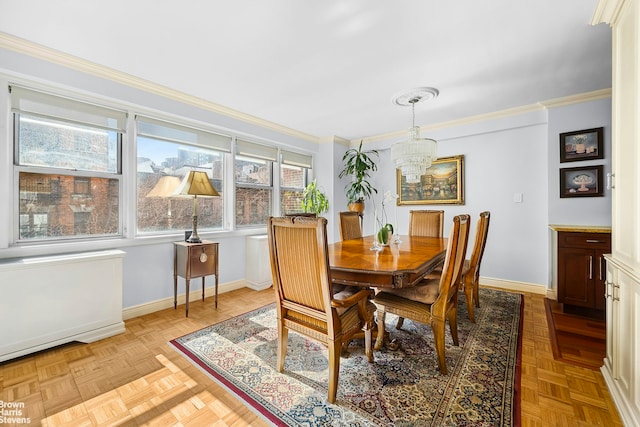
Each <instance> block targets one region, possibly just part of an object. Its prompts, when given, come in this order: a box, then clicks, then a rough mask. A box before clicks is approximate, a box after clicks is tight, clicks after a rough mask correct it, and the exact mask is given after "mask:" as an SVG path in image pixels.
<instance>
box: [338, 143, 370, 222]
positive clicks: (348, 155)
mask: <svg viewBox="0 0 640 427" xmlns="http://www.w3.org/2000/svg"><path fill="white" fill-rule="evenodd" d="M374 157H376V158H377V157H379V155H378V151H377V150H367V151H363V150H362V141H360V145H359V146H358V148H350V149H348V150H347V151H345V153H344V155H343V156H342V161H343V162H344V169H342V171H341V172H340V174H339V175H338V177H339V178H343V177H345V176H352V177H353V180H352V181H351V182H350V183H349V184H347V185H346V186H345V190H346V195H347V200H348V202H349V205H348V209H349V210H350V211H356V212H359V213H362V212H363V211H364V200H365V199H368V198H370V197H371V195H372V194H374V193H378V190H377V189H376V188H374V187H373V186H372V185H371V183H370V182H369V178H370V175H369V173H370V172H375V171H376V170H378V165H377V164H376V162H375V161H374Z"/></svg>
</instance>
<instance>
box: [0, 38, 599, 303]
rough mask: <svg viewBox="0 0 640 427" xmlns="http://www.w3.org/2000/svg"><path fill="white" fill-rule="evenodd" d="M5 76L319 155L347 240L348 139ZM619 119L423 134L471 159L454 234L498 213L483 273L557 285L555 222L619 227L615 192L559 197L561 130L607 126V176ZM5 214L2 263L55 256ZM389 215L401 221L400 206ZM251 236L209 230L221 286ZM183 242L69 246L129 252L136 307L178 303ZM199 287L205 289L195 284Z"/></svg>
mask: <svg viewBox="0 0 640 427" xmlns="http://www.w3.org/2000/svg"><path fill="white" fill-rule="evenodd" d="M2 67H4V68H2ZM2 74H4V76H2ZM2 77H4V79H5V80H4V81H5V82H6V81H10V80H11V79H12V78H13V77H15V78H19V79H21V80H24V81H34V82H38V83H42V84H46V85H54V86H56V87H58V88H64V87H68V88H71V89H73V90H74V91H79V92H86V93H88V94H94V95H97V96H101V97H105V98H113V99H119V100H121V101H122V102H123V103H124V104H136V105H141V106H144V107H145V108H147V109H149V111H154V110H158V111H164V112H165V113H168V114H173V115H176V116H183V117H189V118H193V119H197V120H200V121H203V122H207V123H212V124H216V125H218V124H219V125H220V126H221V127H226V128H229V129H233V130H235V131H239V132H244V133H246V134H247V135H253V136H255V137H258V138H264V139H265V140H270V141H278V142H281V143H284V144H287V145H290V146H292V147H296V146H297V147H300V148H301V149H304V150H310V151H313V152H315V153H317V158H316V161H317V163H316V176H317V177H318V184H319V185H320V186H322V187H324V189H325V190H326V191H327V193H328V194H329V195H330V196H331V198H332V202H331V210H330V212H329V214H327V218H328V220H329V224H330V232H329V235H330V239H333V240H336V239H337V238H339V234H338V233H337V214H338V212H339V211H341V210H344V209H345V208H346V198H345V197H344V189H343V187H344V183H345V182H344V180H339V179H338V178H337V174H338V172H339V170H340V169H341V167H342V164H341V158H342V154H343V152H344V150H345V149H346V147H345V146H344V145H342V141H341V140H339V139H334V140H331V141H328V142H324V141H323V142H321V143H320V144H312V143H310V142H309V141H304V140H300V139H297V138H295V137H292V136H291V135H286V134H281V133H278V132H276V131H274V130H273V129H263V128H260V127H258V126H256V125H255V124H246V123H243V122H241V121H240V120H238V119H230V118H225V117H221V116H220V115H219V114H215V113H213V112H211V111H206V110H202V109H199V108H196V107H194V106H190V105H185V104H181V103H179V102H177V101H172V100H167V99H163V98H162V97H160V96H159V95H157V94H148V93H144V92H141V91H140V90H133V89H130V88H127V87H125V86H123V85H119V84H116V83H113V82H109V81H106V80H103V79H100V78H98V77H95V76H88V75H84V74H82V73H79V72H78V71H74V70H69V69H65V68H63V67H60V66H57V65H52V64H47V63H44V62H42V61H38V60H35V59H33V58H29V57H26V56H23V55H20V54H18V53H15V52H9V51H6V50H2V49H0V81H2ZM7 102H8V101H7V98H6V93H5V94H2V95H0V103H2V105H5V106H6V103H7ZM2 111H3V110H0V112H2ZM610 115H611V110H610V100H609V99H607V100H601V101H593V102H588V103H583V104H576V105H571V106H566V107H558V108H554V109H551V110H548V111H546V110H539V111H536V112H532V113H526V114H520V115H517V116H510V117H506V118H501V119H494V120H490V121H483V122H477V123H472V124H468V125H464V126H456V127H449V128H444V129H439V130H434V131H430V132H423V134H424V136H430V137H433V138H435V139H437V140H438V141H439V146H438V154H439V156H441V157H443V156H449V155H458V154H463V155H464V156H465V183H464V191H465V204H464V205H461V206H456V205H444V206H442V205H441V206H442V208H444V210H445V211H446V220H447V222H446V224H447V227H446V228H445V232H446V233H448V231H449V227H448V224H449V222H450V221H451V218H452V217H453V216H454V215H456V214H458V213H469V214H470V215H471V216H472V218H473V222H474V227H473V229H472V233H474V232H475V220H476V219H477V215H478V214H479V213H480V212H481V211H483V210H490V211H491V228H490V231H489V238H488V242H487V249H486V253H485V258H484V261H483V266H482V276H483V277H487V278H489V279H494V280H496V281H502V282H503V283H506V284H507V285H509V283H514V284H517V283H524V284H534V285H539V286H542V287H548V286H550V285H549V274H548V271H549V268H550V266H549V256H550V255H549V254H550V248H549V234H548V227H547V226H548V224H549V223H550V222H553V223H567V224H569V223H571V224H582V223H593V224H597V225H609V224H610V222H611V214H610V203H609V194H608V193H607V196H606V197H600V198H589V200H585V199H580V200H576V199H568V200H564V199H563V200H559V198H558V197H557V188H558V184H557V181H556V180H557V176H558V168H559V163H558V159H557V153H558V152H559V148H558V133H559V132H565V131H570V130H579V129H585V128H591V127H598V126H605V143H606V145H607V150H606V153H607V154H606V159H605V161H604V164H606V165H607V166H606V169H607V171H609V170H610V167H609V164H610V153H611V151H610ZM5 123H7V122H5ZM3 124H4V123H3ZM3 127H4V128H5V130H8V127H7V126H0V153H2V155H0V160H1V161H2V163H3V164H4V168H3V170H7V169H11V155H10V154H11V152H12V149H11V147H12V141H11V140H10V138H9V135H10V132H8V131H2V129H3ZM390 146H391V142H390V141H383V142H376V143H370V144H366V148H367V149H368V148H376V149H379V150H380V159H381V160H380V166H379V171H378V172H377V173H376V174H374V176H373V183H374V185H375V186H376V187H378V189H379V194H378V196H377V197H376V202H377V203H378V204H379V203H380V200H381V197H382V194H383V193H384V192H385V191H386V190H391V191H392V192H393V193H395V192H396V182H395V171H394V169H393V166H392V165H391V162H390V159H389V147H390ZM515 193H522V194H523V202H522V203H514V194H515ZM12 199H13V187H12V185H11V184H10V183H8V182H2V183H0V200H12ZM368 206H369V207H368V208H367V210H366V211H365V218H364V229H365V234H371V233H372V232H373V229H372V226H371V224H372V212H373V209H371V206H372V205H371V202H369V203H368ZM431 206H434V205H430V206H401V207H398V223H399V224H398V226H399V230H400V231H401V232H406V230H407V228H408V216H409V210H410V209H417V208H427V207H431ZM434 207H435V206H434ZM438 208H440V207H438ZM0 209H2V211H1V212H0V221H2V224H0V227H2V229H3V233H0V238H1V239H3V242H0V258H8V257H17V256H22V254H37V253H47V251H49V249H47V248H46V247H42V248H36V249H34V248H30V249H28V250H23V248H15V247H9V246H8V240H9V235H10V233H8V232H7V230H10V229H11V218H12V214H11V207H10V205H6V206H4V207H2V208H0ZM388 214H389V215H390V217H394V214H393V212H392V211H391V210H390V211H389V212H388ZM577 214H580V215H577ZM247 233H253V234H260V233H264V230H260V229H256V230H251V231H245V232H240V231H236V232H223V233H200V234H201V235H202V237H203V238H205V239H211V240H216V241H219V242H220V283H221V284H223V285H224V284H225V283H231V282H236V281H239V280H242V279H243V278H244V277H245V236H246V234H247ZM173 240H177V236H167V237H164V238H160V239H145V240H144V241H141V240H140V239H133V238H129V239H121V240H110V241H107V242H101V243H99V244H97V243H91V244H75V245H74V246H73V247H71V246H69V247H68V249H67V250H68V251H82V250H93V249H105V248H114V249H122V250H123V251H125V252H126V255H125V257H124V297H123V300H124V304H123V306H124V307H125V308H127V307H135V306H138V305H142V304H146V303H152V302H154V301H157V300H162V299H166V298H172V296H173V246H172V243H171V242H172V241H173ZM196 282H198V281H196ZM211 283H212V281H211V278H209V279H208V280H207V286H211ZM192 286H196V285H195V283H194V284H193V285H192ZM192 289H193V288H192ZM179 290H180V291H181V292H184V286H183V281H180V285H179Z"/></svg>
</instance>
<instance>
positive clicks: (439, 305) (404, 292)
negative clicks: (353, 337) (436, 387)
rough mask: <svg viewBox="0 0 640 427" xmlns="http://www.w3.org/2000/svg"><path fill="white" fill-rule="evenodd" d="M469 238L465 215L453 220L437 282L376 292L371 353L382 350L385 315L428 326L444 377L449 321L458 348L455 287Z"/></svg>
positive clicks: (430, 280) (426, 280)
mask: <svg viewBox="0 0 640 427" xmlns="http://www.w3.org/2000/svg"><path fill="white" fill-rule="evenodd" d="M468 238H469V215H466V214H465V215H457V216H455V217H454V218H453V227H452V228H451V232H450V234H449V241H448V243H447V252H446V255H445V259H444V266H443V269H442V275H441V276H440V278H433V279H424V280H425V283H424V284H422V285H420V286H415V287H408V288H396V289H380V290H379V292H378V293H377V294H376V295H375V297H374V299H373V302H374V303H375V305H376V306H377V308H378V312H377V321H378V325H377V327H378V335H377V338H376V344H375V347H374V348H375V349H376V350H379V349H380V347H382V344H383V341H384V338H385V317H386V313H393V314H396V315H398V316H401V317H403V318H406V319H410V320H413V321H416V322H420V323H424V324H429V325H431V329H432V330H433V341H434V346H435V349H436V354H437V356H438V367H439V368H440V372H441V373H442V374H443V375H446V374H447V362H446V359H445V347H444V335H445V327H446V322H447V321H449V328H450V330H451V337H452V338H453V343H454V344H455V345H458V322H457V313H458V284H459V283H460V277H461V274H462V265H463V264H464V259H465V255H466V250H467V242H468Z"/></svg>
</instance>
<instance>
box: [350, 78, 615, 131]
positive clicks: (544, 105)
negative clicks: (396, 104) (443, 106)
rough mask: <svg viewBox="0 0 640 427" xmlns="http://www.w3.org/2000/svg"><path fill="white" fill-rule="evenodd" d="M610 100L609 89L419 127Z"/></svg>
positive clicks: (490, 118)
mask: <svg viewBox="0 0 640 427" xmlns="http://www.w3.org/2000/svg"><path fill="white" fill-rule="evenodd" d="M605 98H611V88H608V89H599V90H595V91H592V92H586V93H582V94H578V95H571V96H565V97H562V98H555V99H550V100H547V101H541V102H538V103H535V104H530V105H524V106H521V107H515V108H508V109H506V110H500V111H494V112H491V113H486V114H478V115H476V116H469V117H464V118H462V119H457V120H450V121H447V122H440V123H434V124H432V125H428V126H420V131H421V132H422V131H424V132H425V133H428V132H429V131H433V130H436V129H444V128H450V127H454V126H463V125H468V124H472V123H478V122H483V121H489V120H496V119H502V118H506V117H510V116H516V115H519V114H525V113H531V112H535V111H540V110H548V109H551V108H558V107H564V106H567V105H572V104H579V103H582V102H588V101H596V100H599V99H605ZM406 134H407V132H406V130H401V131H397V132H390V133H385V134H381V135H372V136H369V137H366V138H364V142H365V143H367V142H374V141H385V140H392V139H397V138H403V137H405V136H406ZM359 141H360V139H358V140H355V139H354V140H351V143H352V144H354V143H356V142H359Z"/></svg>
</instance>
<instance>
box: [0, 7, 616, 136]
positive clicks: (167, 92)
mask: <svg viewBox="0 0 640 427" xmlns="http://www.w3.org/2000/svg"><path fill="white" fill-rule="evenodd" d="M624 1H625V0H600V2H599V3H598V9H597V10H596V14H599V15H603V16H605V15H606V16H609V15H611V17H615V14H616V13H617V11H618V10H619V9H620V7H621V5H622V3H624ZM600 9H602V10H600ZM605 11H608V12H605ZM595 19H596V16H595V15H594V20H595ZM0 48H4V49H8V50H12V51H15V52H18V53H22V54H25V55H28V56H31V57H34V58H37V59H41V60H44V61H47V62H51V63H54V64H58V65H61V66H64V67H67V68H71V69H74V70H77V71H80V72H83V73H87V74H91V75H94V76H97V77H100V78H104V79H107V80H110V81H114V82H117V83H120V84H123V85H126V86H129V87H133V88H136V89H140V90H142V91H145V92H148V93H152V94H155V95H159V96H162V97H165V98H168V99H172V100H175V101H178V102H181V103H184V104H188V105H193V106H195V107H198V108H202V109H203V110H207V111H211V112H214V113H217V114H220V115H224V116H226V117H230V118H233V119H236V120H239V121H242V122H245V123H248V124H251V125H255V126H259V127H261V128H264V129H269V130H272V131H275V132H279V133H283V134H286V135H290V136H293V137H295V138H300V139H302V140H305V141H309V142H312V143H316V144H322V143H328V142H335V143H338V144H341V145H345V146H350V145H353V144H359V143H360V141H362V142H364V143H369V142H376V141H384V140H392V139H398V138H402V137H404V136H405V135H406V130H404V129H403V130H400V131H396V132H390V133H386V134H381V135H372V136H368V137H365V138H358V139H354V140H347V139H345V138H341V137H339V136H330V137H317V136H313V135H309V134H307V133H305V132H300V131H297V130H295V129H291V128H289V127H286V126H282V125H279V124H277V123H274V122H271V121H268V120H264V119H261V118H259V117H255V116H252V115H250V114H246V113H242V112H240V111H237V110H234V109H231V108H228V107H225V106H223V105H220V104H216V103H214V102H210V101H206V100H204V99H202V98H198V97H196V96H193V95H189V94H186V93H183V92H180V91H178V90H175V89H171V88H169V87H166V86H162V85H159V84H156V83H153V82H150V81H148V80H144V79H141V78H139V77H135V76H132V75H130V74H127V73H123V72H121V71H117V70H114V69H111V68H108V67H105V66H102V65H99V64H96V63H93V62H91V61H87V60H85V59H82V58H78V57H76V56H73V55H69V54H67V53H64V52H60V51H57V50H55V49H51V48H48V47H45V46H42V45H39V44H37V43H33V42H30V41H27V40H24V39H21V38H18V37H15V36H12V35H9V34H7V33H3V32H0ZM607 97H609V98H610V97H611V89H610V88H609V89H601V90H596V91H593V92H587V93H584V94H578V95H572V96H567V97H563V98H556V99H551V100H548V101H542V102H538V103H536V104H531V105H525V106H521V107H515V108H509V109H506V110H500V111H495V112H491V113H486V114H479V115H476V116H469V117H465V118H462V119H457V120H450V121H447V122H441V123H435V124H432V125H428V126H420V130H421V131H425V132H429V131H432V130H436V129H443V128H449V127H454V126H462V125H467V124H471V123H477V122H481V121H487V120H495V119H501V118H505V117H509V116H514V115H518V114H524V113H529V112H534V111H540V110H542V109H549V108H557V107H562V106H566V105H571V104H576V103H580V102H587V101H594V100H597V99H604V98H607Z"/></svg>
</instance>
